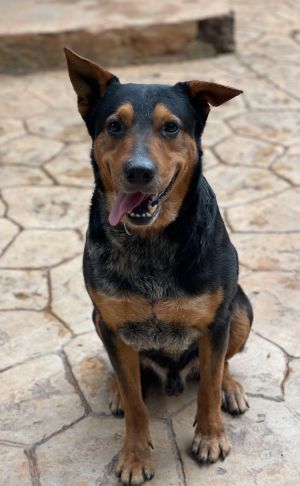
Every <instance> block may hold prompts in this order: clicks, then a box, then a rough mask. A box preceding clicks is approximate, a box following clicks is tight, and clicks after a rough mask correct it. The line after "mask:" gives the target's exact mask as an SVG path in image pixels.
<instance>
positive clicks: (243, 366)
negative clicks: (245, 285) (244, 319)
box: [230, 319, 286, 406]
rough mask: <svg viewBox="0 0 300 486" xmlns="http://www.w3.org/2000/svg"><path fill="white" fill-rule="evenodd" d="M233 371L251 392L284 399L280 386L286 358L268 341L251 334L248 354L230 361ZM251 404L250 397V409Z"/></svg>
mask: <svg viewBox="0 0 300 486" xmlns="http://www.w3.org/2000/svg"><path fill="white" fill-rule="evenodd" d="M256 322H258V320H257V319H256ZM257 330H259V329H258V328H257ZM230 370H231V372H232V375H233V376H234V378H236V379H237V380H238V381H239V382H240V383H241V384H242V385H243V386H244V388H245V391H246V392H247V393H251V394H256V395H262V396H265V397H271V398H274V399H276V400H282V392H281V388H280V385H281V382H282V380H283V377H284V374H285V370H286V359H285V356H284V353H283V352H282V351H280V349H278V348H277V347H276V346H274V345H273V344H271V343H269V342H268V341H266V340H265V339H262V338H261V337H259V336H256V335H255V334H254V333H251V334H250V337H249V339H248V341H247V344H246V347H245V349H244V351H243V352H242V353H239V354H236V355H235V356H234V357H233V358H232V359H231V360H230ZM251 401H252V398H251V397H250V398H249V402H250V406H251Z"/></svg>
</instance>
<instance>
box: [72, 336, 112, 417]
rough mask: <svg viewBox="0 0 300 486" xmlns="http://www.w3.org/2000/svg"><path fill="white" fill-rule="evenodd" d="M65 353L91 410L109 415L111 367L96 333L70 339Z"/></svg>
mask: <svg viewBox="0 0 300 486" xmlns="http://www.w3.org/2000/svg"><path fill="white" fill-rule="evenodd" d="M65 353H66V355H67V357H68V360H69V363H70V365H71V368H72V371H73V374H74V376H75V378H76V381H77V383H78V384H79V387H80V389H81V391H82V392H83V394H84V396H85V398H86V400H87V402H88V403H89V405H90V407H91V408H92V410H93V411H94V412H98V413H106V414H110V410H109V407H108V398H107V384H108V379H109V377H110V375H111V372H112V367H111V365H110V363H109V358H108V356H107V353H106V351H105V349H104V347H103V344H102V342H101V340H100V338H99V336H98V335H97V334H96V331H95V330H94V331H93V332H90V333H88V334H84V335H83V336H77V337H76V338H75V339H72V341H71V342H70V343H68V344H67V346H66V347H65Z"/></svg>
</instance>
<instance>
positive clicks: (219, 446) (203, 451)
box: [192, 430, 230, 464]
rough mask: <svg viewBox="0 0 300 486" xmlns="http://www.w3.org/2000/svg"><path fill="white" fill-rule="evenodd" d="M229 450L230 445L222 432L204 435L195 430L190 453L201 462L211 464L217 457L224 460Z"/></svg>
mask: <svg viewBox="0 0 300 486" xmlns="http://www.w3.org/2000/svg"><path fill="white" fill-rule="evenodd" d="M229 452H230V446H229V443H228V441H227V438H226V435H225V433H224V432H221V433H220V434H218V435H204V434H202V433H201V432H199V431H197V430H196V432H195V437H194V440H193V444H192V453H193V455H194V457H195V458H196V459H197V461H198V462H200V463H201V464H213V463H214V462H217V460H218V459H221V460H222V461H224V459H225V457H226V456H227V455H228V454H229Z"/></svg>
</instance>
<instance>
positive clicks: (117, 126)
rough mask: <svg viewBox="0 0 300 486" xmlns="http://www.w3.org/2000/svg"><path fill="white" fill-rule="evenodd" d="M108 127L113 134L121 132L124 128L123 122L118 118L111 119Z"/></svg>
mask: <svg viewBox="0 0 300 486" xmlns="http://www.w3.org/2000/svg"><path fill="white" fill-rule="evenodd" d="M106 128H107V131H108V132H109V133H112V134H117V133H118V134H119V133H120V132H122V130H123V127H122V124H121V123H120V122H119V121H118V120H114V121H111V122H110V123H108V125H107V127H106Z"/></svg>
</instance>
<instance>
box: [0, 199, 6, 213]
mask: <svg viewBox="0 0 300 486" xmlns="http://www.w3.org/2000/svg"><path fill="white" fill-rule="evenodd" d="M5 209H6V208H5V205H4V203H3V201H2V200H1V199H0V216H4V214H5Z"/></svg>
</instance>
